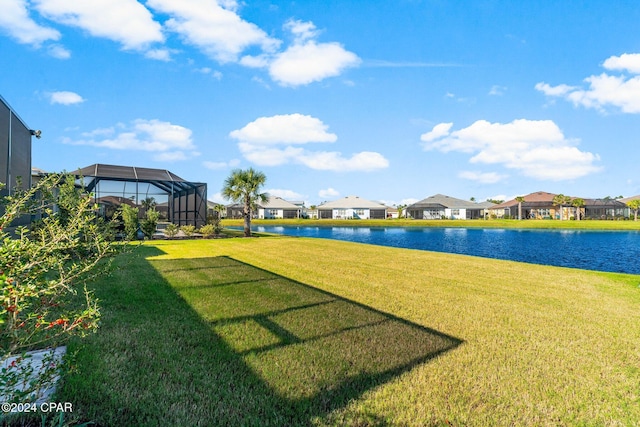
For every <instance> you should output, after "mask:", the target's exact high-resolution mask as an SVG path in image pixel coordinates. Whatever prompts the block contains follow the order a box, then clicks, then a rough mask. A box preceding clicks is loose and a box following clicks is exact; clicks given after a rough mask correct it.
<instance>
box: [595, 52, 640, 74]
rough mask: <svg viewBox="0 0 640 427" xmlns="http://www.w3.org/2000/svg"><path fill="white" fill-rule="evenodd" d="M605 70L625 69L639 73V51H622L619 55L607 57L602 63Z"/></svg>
mask: <svg viewBox="0 0 640 427" xmlns="http://www.w3.org/2000/svg"><path fill="white" fill-rule="evenodd" d="M602 66H603V67H604V68H606V69H607V70H627V71H629V72H630V73H633V74H640V53H623V54H622V55H620V56H612V57H609V58H607V59H606V60H605V61H604V63H603V64H602Z"/></svg>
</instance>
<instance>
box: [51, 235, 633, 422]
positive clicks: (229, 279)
mask: <svg viewBox="0 0 640 427" xmlns="http://www.w3.org/2000/svg"><path fill="white" fill-rule="evenodd" d="M118 262H119V268H118V269H116V270H115V272H114V274H113V275H112V276H111V277H108V278H104V279H103V280H101V281H100V282H98V283H96V287H97V294H98V297H99V298H100V299H101V300H102V302H101V307H102V313H103V322H102V326H101V328H100V330H99V332H98V333H97V334H96V335H93V336H91V337H89V338H87V339H85V340H79V341H74V342H73V343H71V345H70V351H71V352H73V353H75V361H74V364H73V369H72V370H71V372H70V373H68V374H66V375H65V377H64V382H63V385H62V387H61V389H60V392H59V394H58V396H57V400H58V401H70V402H73V404H74V415H75V416H78V417H79V419H83V420H93V421H95V422H96V423H97V425H103V426H108V425H309V424H313V425H345V424H347V425H421V426H422V425H443V426H445V425H536V426H537V425H593V426H600V425H637V422H638V420H640V328H639V327H638V326H639V325H640V310H639V309H638V307H640V288H639V284H640V276H633V275H621V274H612V273H600V272H591V271H583V270H574V269H566V268H557V267H547V266H538V265H528V264H522V263H516V262H509V261H500V260H491V259H482V258H474V257H468V256H459V255H452V254H440V253H431V252H421V251H413V250H406V249H396V248H386V247H376V246H369V245H361V244H355V243H348V242H338V241H331V240H322V239H304V238H286V237H285V238H269V237H262V238H257V239H218V240H195V241H161V242H157V243H155V242H154V244H153V245H145V246H143V247H142V248H140V250H138V251H137V252H136V253H135V254H134V255H133V256H131V255H130V256H128V257H127V258H126V259H125V258H121V259H119V260H118Z"/></svg>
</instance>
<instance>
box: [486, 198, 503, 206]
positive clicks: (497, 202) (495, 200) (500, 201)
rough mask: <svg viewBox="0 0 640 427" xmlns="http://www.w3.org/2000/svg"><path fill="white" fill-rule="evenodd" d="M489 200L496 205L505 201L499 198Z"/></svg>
mask: <svg viewBox="0 0 640 427" xmlns="http://www.w3.org/2000/svg"><path fill="white" fill-rule="evenodd" d="M487 202H491V203H493V204H495V205H499V204H500V203H502V202H504V200H498V199H487Z"/></svg>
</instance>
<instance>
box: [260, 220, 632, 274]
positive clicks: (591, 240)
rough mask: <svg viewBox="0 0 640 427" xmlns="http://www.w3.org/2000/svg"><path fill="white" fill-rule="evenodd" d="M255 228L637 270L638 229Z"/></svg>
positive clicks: (593, 267)
mask: <svg viewBox="0 0 640 427" xmlns="http://www.w3.org/2000/svg"><path fill="white" fill-rule="evenodd" d="M252 229H253V230H254V231H262V232H267V233H278V234H286V235H290V236H301V237H321V238H325V239H336V240H347V241H351V242H360V243H369V244H373V245H383V246H393V247H398V248H409V249H420V250H427V251H437V252H450V253H456V254H464V255H475V256H481V257H487V258H497V259H506V260H513V261H521V262H529V263H534V264H545V265H555V266H560V267H573V268H582V269H586V270H599V271H611V272H617V273H630V274H640V262H639V261H640V232H637V231H584V230H522V229H518V230H513V229H482V228H431V227H429V228H420V227H415V228H414V227H407V228H403V227H384V228H377V227H376V228H369V227H282V226H268V227H265V226H254V227H252Z"/></svg>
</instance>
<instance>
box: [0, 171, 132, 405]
mask: <svg viewBox="0 0 640 427" xmlns="http://www.w3.org/2000/svg"><path fill="white" fill-rule="evenodd" d="M0 185H2V184H0ZM3 202H4V203H3V204H4V205H5V206H4V214H3V215H2V216H1V217H0V242H1V244H0V283H1V284H2V295H1V298H2V301H1V302H0V362H2V363H4V362H5V361H8V360H9V359H10V358H12V357H14V358H15V357H16V356H18V357H17V359H14V361H13V362H12V363H11V364H10V365H8V366H7V368H3V369H2V370H1V371H0V394H1V395H2V396H3V399H6V400H8V401H14V402H26V401H29V399H30V398H31V397H32V396H33V393H37V391H38V390H40V389H41V387H42V385H43V384H46V383H48V382H49V381H51V375H53V374H55V369H53V370H52V369H47V370H45V373H46V374H45V375H42V372H41V375H38V376H37V378H36V379H35V380H34V381H31V380H28V375H30V372H29V371H30V370H29V369H25V368H24V365H21V364H20V361H22V360H23V359H25V358H28V357H30V356H29V354H28V353H26V351H27V350H32V349H43V348H51V347H55V346H57V345H60V344H62V343H64V342H65V341H66V340H67V339H68V338H69V337H71V336H74V335H79V336H83V335H86V334H87V333H89V332H93V331H95V330H96V329H97V327H98V320H99V318H100V311H99V309H98V305H97V301H96V299H95V298H94V296H93V293H92V292H90V291H89V290H88V289H87V286H86V283H87V281H88V280H90V279H92V278H94V277H96V276H98V275H103V274H105V273H106V270H105V269H106V268H107V267H108V264H109V263H100V261H101V260H103V259H105V258H109V257H111V256H113V255H115V253H116V252H117V251H118V248H124V245H117V244H115V243H114V241H113V239H112V235H111V230H110V229H109V227H108V224H106V223H105V222H104V221H103V220H101V219H99V218H97V216H96V210H97V207H96V206H95V204H94V203H93V202H92V198H91V195H90V194H87V193H86V192H84V191H83V190H82V189H80V188H77V187H76V186H75V177H74V176H71V175H58V174H52V175H49V176H47V177H45V178H44V179H42V180H41V181H40V182H38V184H37V185H36V186H35V187H34V188H31V189H28V190H15V191H14V192H13V194H12V195H10V196H7V197H5V199H4V200H3ZM54 207H55V208H57V209H56V211H55V212H54ZM22 215H32V216H35V217H41V218H42V219H40V220H38V221H36V222H34V223H33V225H32V227H31V229H28V228H26V227H18V228H17V229H16V231H15V233H13V234H10V233H9V232H8V230H7V229H8V228H10V227H11V225H12V222H13V221H14V220H15V219H16V218H18V217H20V216H22ZM99 263H100V264H99ZM79 291H80V292H81V295H82V296H79V295H77V294H78V293H79ZM25 376H27V377H25ZM19 385H24V386H25V387H26V388H25V389H23V390H19V389H18V388H17V386H19Z"/></svg>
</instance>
